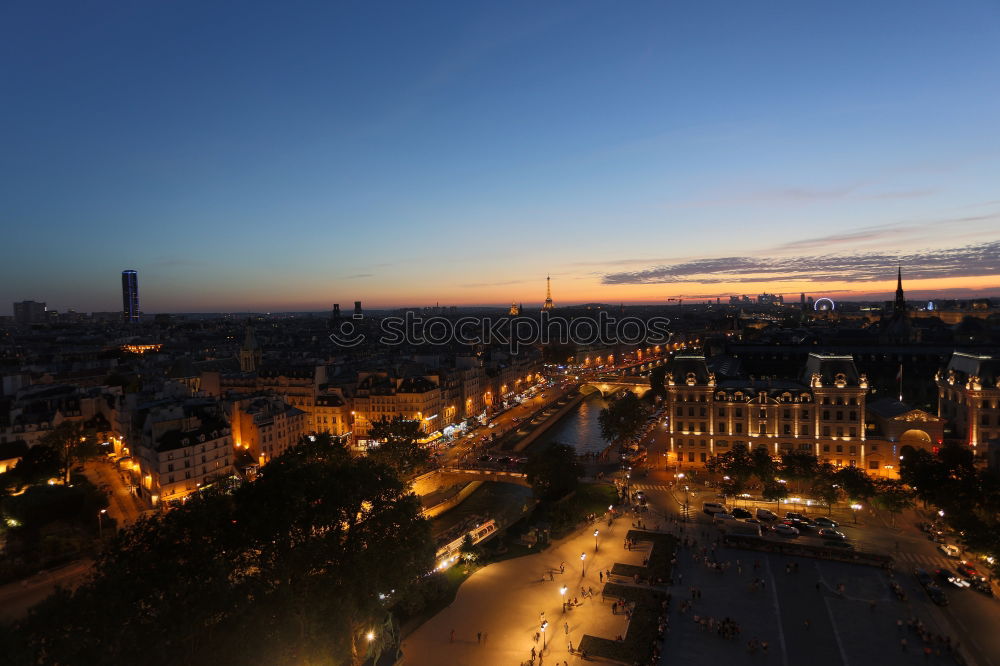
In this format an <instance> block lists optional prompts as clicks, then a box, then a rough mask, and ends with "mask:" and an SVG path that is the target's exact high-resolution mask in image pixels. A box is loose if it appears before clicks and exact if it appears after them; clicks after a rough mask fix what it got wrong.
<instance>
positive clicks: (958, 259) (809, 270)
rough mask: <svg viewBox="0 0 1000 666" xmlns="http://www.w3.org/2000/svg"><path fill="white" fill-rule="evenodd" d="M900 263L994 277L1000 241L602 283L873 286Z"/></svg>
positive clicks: (701, 266) (668, 268)
mask: <svg viewBox="0 0 1000 666" xmlns="http://www.w3.org/2000/svg"><path fill="white" fill-rule="evenodd" d="M897 265H902V266H904V267H905V269H906V277H907V278H908V279H912V280H919V279H928V278H950V277H974V276H981V275H994V274H998V273H1000V240H998V241H990V242H986V243H977V244H972V245H966V246H963V247H952V248H936V249H927V250H923V251H920V252H913V253H909V254H889V253H878V252H860V253H852V254H824V255H800V256H788V257H715V258H707V259H699V260H697V261H687V262H682V263H676V264H669V265H662V266H655V267H652V268H648V269H646V270H641V271H626V272H619V273H608V274H606V275H604V277H603V278H602V280H601V281H602V282H603V283H604V284H616V285H618V284H672V283H700V284H715V283H741V282H764V281H766V282H801V281H803V280H815V281H818V282H876V281H878V280H885V279H887V278H889V277H891V276H892V274H893V272H894V271H893V268H895V266H897Z"/></svg>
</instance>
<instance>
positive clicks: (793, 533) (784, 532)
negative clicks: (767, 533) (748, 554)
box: [771, 523, 799, 537]
mask: <svg viewBox="0 0 1000 666" xmlns="http://www.w3.org/2000/svg"><path fill="white" fill-rule="evenodd" d="M771 529H772V530H774V533H775V534H777V535H779V536H786V537H797V536H798V535H799V531H798V530H797V529H796V528H794V527H792V526H791V525H786V524H785V523H778V524H777V525H775V526H774V527H772V528H771Z"/></svg>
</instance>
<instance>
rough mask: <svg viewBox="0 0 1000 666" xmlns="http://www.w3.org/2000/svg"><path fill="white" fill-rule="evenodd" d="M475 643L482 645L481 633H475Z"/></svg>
mask: <svg viewBox="0 0 1000 666" xmlns="http://www.w3.org/2000/svg"><path fill="white" fill-rule="evenodd" d="M476 642H477V643H479V644H480V645H482V643H483V632H481V631H477V632H476Z"/></svg>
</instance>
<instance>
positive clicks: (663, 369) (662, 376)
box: [649, 365, 667, 398]
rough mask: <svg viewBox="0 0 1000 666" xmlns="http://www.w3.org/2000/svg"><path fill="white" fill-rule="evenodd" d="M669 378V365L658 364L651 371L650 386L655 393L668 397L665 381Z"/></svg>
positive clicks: (658, 395)
mask: <svg viewBox="0 0 1000 666" xmlns="http://www.w3.org/2000/svg"><path fill="white" fill-rule="evenodd" d="M666 378H667V366H665V365H658V366H656V367H654V368H653V369H652V370H650V371H649V386H650V388H651V389H652V391H653V395H654V396H657V397H660V398H665V397H667V389H666V387H665V385H664V382H665V381H666Z"/></svg>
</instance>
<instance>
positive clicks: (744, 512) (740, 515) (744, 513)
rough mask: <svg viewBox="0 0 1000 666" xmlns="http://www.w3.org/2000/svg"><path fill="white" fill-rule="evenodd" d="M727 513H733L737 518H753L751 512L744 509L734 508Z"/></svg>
mask: <svg viewBox="0 0 1000 666" xmlns="http://www.w3.org/2000/svg"><path fill="white" fill-rule="evenodd" d="M729 513H731V514H733V515H734V516H736V517H737V518H753V514H752V513H750V512H749V511H747V510H746V509H740V508H735V509H733V510H732V511H730V512H729Z"/></svg>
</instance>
